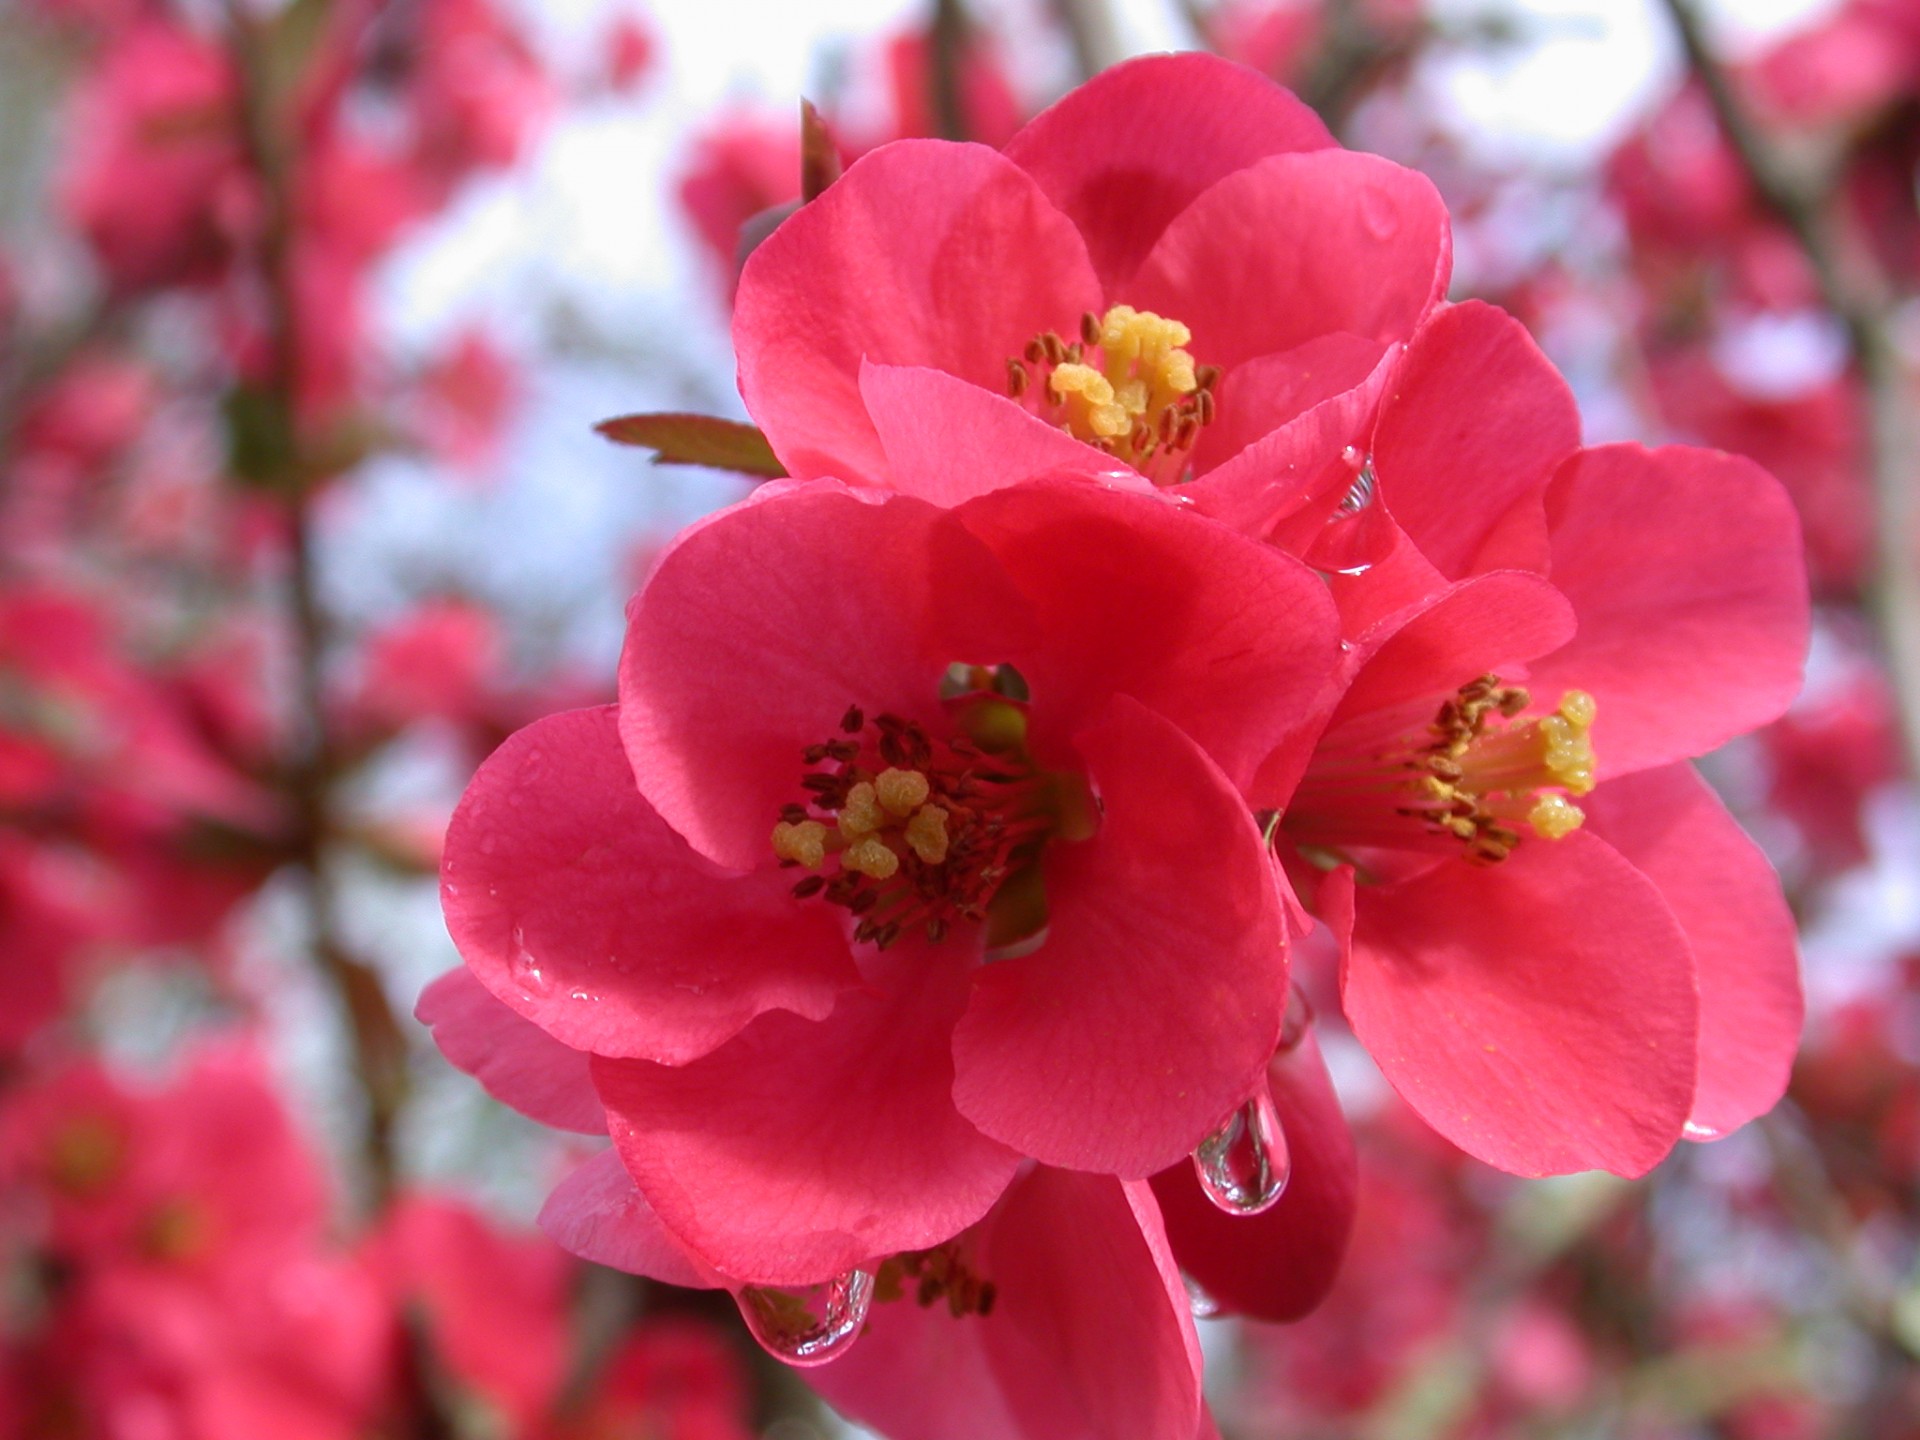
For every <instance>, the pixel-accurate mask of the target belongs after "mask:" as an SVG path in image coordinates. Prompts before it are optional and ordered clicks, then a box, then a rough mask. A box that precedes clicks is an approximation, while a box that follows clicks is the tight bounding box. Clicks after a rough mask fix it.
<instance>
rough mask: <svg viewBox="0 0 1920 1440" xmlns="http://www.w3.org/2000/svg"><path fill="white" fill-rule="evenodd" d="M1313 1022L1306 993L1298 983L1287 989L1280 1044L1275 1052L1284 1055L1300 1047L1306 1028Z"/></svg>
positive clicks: (1304, 1037)
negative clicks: (1285, 1010)
mask: <svg viewBox="0 0 1920 1440" xmlns="http://www.w3.org/2000/svg"><path fill="white" fill-rule="evenodd" d="M1312 1024H1313V1006H1312V1005H1311V1004H1309V1003H1308V1002H1307V995H1306V992H1305V991H1304V990H1302V989H1301V988H1300V987H1299V986H1298V985H1292V986H1289V987H1288V989H1287V1013H1286V1014H1285V1015H1284V1016H1283V1017H1281V1020H1280V1044H1279V1046H1278V1047H1277V1053H1278V1054H1281V1055H1286V1054H1288V1053H1290V1052H1292V1051H1294V1050H1298V1049H1299V1048H1300V1042H1301V1041H1302V1040H1304V1039H1306V1038H1307V1030H1308V1027H1310V1026H1311V1025H1312Z"/></svg>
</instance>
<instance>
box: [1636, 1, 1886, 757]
mask: <svg viewBox="0 0 1920 1440" xmlns="http://www.w3.org/2000/svg"><path fill="white" fill-rule="evenodd" d="M1664 3H1665V5H1666V8H1667V14H1668V16H1669V17H1670V18H1671V19H1672V21H1673V27H1674V31H1675V33H1676V34H1678V36H1679V38H1680V44H1681V47H1682V48H1683V49H1684V50H1685V52H1686V56H1687V64H1688V67H1689V68H1690V69H1691V70H1692V72H1693V75H1694V77H1695V78H1696V79H1697V80H1698V81H1699V82H1700V86H1701V88H1702V89H1703V90H1704V91H1705V92H1706V96H1707V101H1708V103H1709V104H1710V105H1712V107H1713V113H1714V116H1715V117H1716V118H1717V119H1718V121H1719V123H1720V129H1721V132H1722V133H1723V134H1724V135H1725V136H1726V139H1727V143H1728V144H1729V145H1730V146H1731V147H1732V148H1733V152H1734V154H1735V155H1736V156H1737V157H1738V158H1739V161H1740V165H1741V168H1742V169H1743V170H1744V171H1745V172H1746V175H1747V179H1748V181H1749V182H1750V183H1751V184H1752V186H1753V189H1754V193H1755V194H1756V195H1757V196H1759V198H1760V201H1761V203H1762V204H1763V205H1765V206H1766V208H1767V209H1768V210H1769V211H1770V212H1771V213H1772V214H1773V215H1774V217H1775V218H1777V219H1778V220H1779V221H1780V223H1781V224H1783V225H1784V226H1786V228H1787V230H1788V231H1789V232H1790V233H1791V234H1792V236H1793V238H1794V241H1795V243H1796V244H1797V245H1798V246H1799V248H1800V251H1801V253H1802V254H1803V255H1805V256H1806V260H1807V264H1808V267H1809V268H1810V269H1811V270H1812V272H1813V277H1814V281H1815V283H1816V284H1817V285H1818V286H1819V289H1820V297H1821V300H1822V302H1823V303H1824V304H1825V305H1826V307H1827V309H1828V310H1829V311H1830V312H1831V313H1832V314H1833V316H1834V318H1835V319H1837V320H1838V321H1839V322H1840V324H1841V326H1842V328H1843V329H1844V330H1845V331H1846V335H1847V342H1848V345H1849V347H1850V348H1851V350H1852V352H1853V358H1854V363H1855V364H1856V365H1857V366H1858V367H1859V371H1860V380H1861V384H1862V386H1863V388H1864V389H1865V391H1866V395H1867V416H1868V421H1867V444H1868V454H1869V457H1870V458H1869V472H1870V479H1871V484H1872V492H1873V501H1874V512H1875V522H1876V523H1875V527H1874V544H1875V554H1874V569H1873V575H1872V578H1871V580H1870V582H1869V585H1868V590H1867V597H1866V598H1867V607H1868V610H1869V612H1870V613H1871V615H1872V617H1873V620H1874V623H1875V625H1876V627H1877V628H1878V630H1879V633H1880V641H1881V645H1882V648H1883V649H1884V651H1885V658H1886V663H1887V672H1888V678H1889V680H1890V682H1891V684H1892V688H1893V693H1894V700H1895V705H1896V708H1897V711H1898V716H1899V722H1900V735H1901V741H1902V748H1903V751H1904V753H1905V757H1906V762H1907V772H1908V774H1909V775H1910V776H1914V777H1916V778H1920V566H1916V563H1915V558H1916V557H1915V553H1914V551H1915V542H1916V540H1917V539H1920V535H1916V530H1915V497H1914V479H1915V476H1914V469H1913V458H1912V457H1913V444H1914V430H1913V427H1912V423H1911V419H1910V417H1909V414H1908V408H1909V397H1908V391H1909V377H1908V375H1907V367H1906V364H1905V361H1904V359H1903V358H1902V356H1901V353H1900V347H1899V345H1898V343H1897V342H1896V341H1895V339H1894V335H1893V332H1892V330H1891V329H1890V327H1889V326H1888V324H1887V318H1886V317H1887V316H1888V314H1889V313H1890V311H1891V310H1892V308H1893V307H1892V304H1891V301H1892V299H1893V295H1892V286H1891V285H1890V284H1889V283H1888V281H1887V279H1886V277H1885V276H1884V275H1882V274H1880V273H1879V271H1878V267H1877V266H1876V265H1875V264H1874V263H1873V261H1872V259H1871V257H1870V256H1868V255H1866V254H1863V253H1854V254H1847V255H1844V256H1843V254H1842V251H1841V247H1840V244H1839V241H1838V237H1837V234H1836V227H1835V225H1834V222H1833V217H1832V212H1831V206H1830V205H1829V203H1828V200H1829V197H1830V196H1831V194H1832V192H1833V190H1834V188H1835V187H1834V186H1833V185H1832V184H1830V183H1822V184H1813V183H1809V179H1808V177H1806V176H1803V175H1800V174H1798V173H1796V172H1795V171H1793V170H1792V169H1790V168H1789V167H1788V166H1787V165H1786V164H1785V162H1784V161H1783V160H1782V159H1781V157H1780V154H1779V152H1778V151H1777V150H1776V149H1775V148H1774V147H1773V146H1772V145H1771V144H1770V143H1769V141H1768V139H1767V137H1766V135H1765V134H1764V133H1763V132H1762V131H1761V129H1760V127H1759V126H1758V125H1757V124H1756V123H1755V122H1754V119H1753V117H1752V115H1751V114H1750V113H1749V112H1748V110H1747V108H1746V106H1745V104H1744V103H1743V101H1742V100H1741V97H1740V95H1739V94H1738V93H1737V92H1736V91H1735V89H1734V86H1733V81H1732V78H1731V77H1730V76H1729V75H1728V73H1727V70H1726V67H1725V66H1724V65H1722V64H1721V63H1720V61H1719V59H1718V57H1717V56H1716V55H1715V54H1714V52H1713V48H1712V46H1711V45H1710V44H1709V43H1708V41H1707V38H1706V33H1705V31H1704V29H1703V28H1702V26H1701V23H1700V17H1699V14H1698V13H1697V12H1696V10H1695V9H1694V6H1693V4H1692V0H1664Z"/></svg>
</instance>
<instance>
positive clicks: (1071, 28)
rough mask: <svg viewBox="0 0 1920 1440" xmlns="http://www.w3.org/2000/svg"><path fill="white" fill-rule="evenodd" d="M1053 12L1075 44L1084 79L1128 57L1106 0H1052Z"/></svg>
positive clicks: (1069, 38) (1077, 60)
mask: <svg viewBox="0 0 1920 1440" xmlns="http://www.w3.org/2000/svg"><path fill="white" fill-rule="evenodd" d="M1053 14H1054V18H1055V19H1057V20H1058V21H1059V22H1060V24H1061V27H1062V28H1063V29H1065V30H1066V32H1067V39H1068V40H1069V41H1070V42H1071V43H1072V45H1073V58H1074V60H1075V62H1076V63H1077V64H1078V65H1079V67H1080V77H1081V79H1083V80H1091V79H1092V78H1093V77H1094V76H1095V75H1098V74H1099V73H1100V72H1101V71H1102V70H1104V69H1106V68H1107V67H1108V66H1109V65H1117V64H1119V63H1120V62H1121V61H1122V60H1124V59H1126V58H1127V52H1126V47H1125V46H1124V45H1122V44H1121V43H1120V31H1119V29H1118V28H1117V27H1116V26H1115V25H1114V23H1113V11H1112V10H1111V9H1109V8H1108V6H1107V0H1053Z"/></svg>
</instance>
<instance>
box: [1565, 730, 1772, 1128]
mask: <svg viewBox="0 0 1920 1440" xmlns="http://www.w3.org/2000/svg"><path fill="white" fill-rule="evenodd" d="M1580 805H1581V808H1582V809H1584V810H1585V811H1586V812H1587V817H1588V818H1587V829H1589V830H1591V831H1592V832H1593V833H1594V834H1596V835H1598V836H1599V837H1600V838H1601V839H1603V840H1605V841H1606V842H1607V843H1608V844H1609V845H1611V846H1612V847H1613V848H1614V849H1615V850H1617V851H1619V852H1620V853H1621V854H1622V855H1623V856H1625V857H1626V859H1627V860H1628V861H1629V862H1630V863H1631V864H1633V865H1634V866H1635V867H1637V868H1638V869H1639V871H1640V873H1641V874H1643V875H1645V876H1646V877H1647V878H1648V879H1649V880H1651V881H1652V882H1653V883H1654V884H1655V885H1656V886H1658V887H1659V889H1660V893H1661V895H1662V896H1664V897H1665V899H1666V902H1667V904H1668V905H1669V906H1670V907H1671V908H1672V910H1673V913H1674V915H1675V916H1676V917H1677V918H1678V919H1679V921H1680V926H1681V928H1682V929H1684V930H1685V931H1686V932H1687V941H1688V943H1689V944H1690V945H1692V946H1693V958H1694V964H1695V967H1696V972H1697V974H1698V977H1699V982H1700V1075H1699V1079H1698V1082H1697V1085H1696V1088H1695V1091H1694V1097H1693V1113H1692V1114H1691V1115H1690V1116H1689V1117H1688V1122H1689V1123H1688V1133H1689V1135H1690V1136H1692V1137H1693V1138H1698V1139H1709V1138H1712V1137H1713V1136H1715V1135H1724V1134H1726V1133H1727V1132H1728V1131H1730V1130H1736V1129H1738V1128H1739V1127H1740V1126H1742V1125H1744V1124H1746V1123H1747V1121H1749V1120H1751V1119H1753V1118H1755V1117H1756V1116H1758V1115H1763V1114H1765V1113H1766V1112H1767V1111H1768V1110H1770V1109H1772V1108H1773V1104H1774V1102H1775V1101H1777V1100H1778V1099H1779V1098H1780V1096H1781V1095H1782V1094H1783V1093H1785V1091H1786V1088H1787V1073H1788V1071H1789V1070H1790V1069H1791V1068H1792V1066H1793V1052H1794V1050H1795V1049H1796V1048H1797V1047H1798V1045H1799V1043H1800V1022H1801V1018H1802V1003H1801V998H1800V967H1799V963H1798V955H1797V953H1796V947H1795V944H1794V925H1793V915H1792V912H1791V911H1789V910H1788V909H1787V902H1786V900H1785V898H1784V897H1783V896H1782V895H1781V893H1780V882H1779V880H1778V879H1777V878H1776V877H1775V875H1774V873H1773V867H1772V866H1771V865H1769V864H1768V863H1767V857H1766V856H1765V855H1764V854H1762V853H1761V851H1760V847H1759V846H1757V845H1755V844H1754V843H1753V841H1751V840H1750V839H1748V838H1747V836H1746V835H1745V834H1744V833H1743V832H1742V831H1741V829H1740V827H1739V825H1737V824H1736V823H1735V822H1734V819H1733V817H1732V816H1731V815H1729V814H1727V811H1726V807H1725V806H1723V805H1722V804H1721V803H1720V800H1719V797H1717V796H1716V795H1715V794H1714V793H1713V791H1712V790H1711V789H1710V788H1709V787H1708V786H1707V785H1706V783H1705V782H1704V781H1702V780H1701V779H1700V777H1699V776H1698V775H1697V774H1695V773H1694V770H1693V767H1692V766H1691V765H1667V766H1662V767H1661V768H1660V769H1657V770H1644V771H1641V772H1640V773H1639V774H1637V775H1629V776H1626V777H1624V778H1622V779H1619V780H1611V781H1608V782H1607V783H1606V784H1605V785H1602V786H1601V787H1600V788H1599V789H1598V790H1596V791H1594V792H1593V794H1592V795H1591V796H1589V797H1587V798H1585V799H1583V800H1582V801H1581V802H1580ZM1696 1132H1705V1133H1696Z"/></svg>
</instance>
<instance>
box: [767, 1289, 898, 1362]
mask: <svg viewBox="0 0 1920 1440" xmlns="http://www.w3.org/2000/svg"><path fill="white" fill-rule="evenodd" d="M734 1299H735V1301H736V1302H737V1303H738V1304H739V1306H740V1314H741V1317H742V1318H743V1319H745V1320H746V1322H747V1329H749V1330H750V1331H752V1332H753V1338H754V1339H755V1340H758V1341H759V1342H760V1344H761V1346H762V1348H764V1349H765V1350H766V1352H767V1353H768V1354H769V1355H771V1356H773V1358H774V1359H776V1360H781V1361H784V1362H785V1363H787V1364H788V1365H797V1366H802V1367H805V1366H811V1365H824V1364H826V1363H827V1362H828V1361H829V1360H835V1359H838V1358H839V1357H840V1356H841V1355H844V1354H845V1353H846V1352H847V1350H848V1349H849V1347H851V1346H852V1344H853V1342H854V1341H855V1340H858V1339H859V1338H860V1330H861V1327H862V1326H864V1325H865V1324H866V1323H867V1310H868V1308H869V1307H870V1306H871V1305H872V1304H873V1273H872V1272H871V1271H868V1270H849V1271H848V1272H847V1273H846V1274H844V1275H836V1276H835V1277H834V1278H833V1279H831V1280H828V1281H826V1282H825V1283H824V1284H820V1285H806V1286H801V1287H799V1288H797V1289H791V1290H789V1289H776V1288H774V1287H772V1286H769V1285H748V1286H745V1287H744V1288H742V1289H741V1291H740V1292H739V1294H737V1295H736V1296H735V1297H734Z"/></svg>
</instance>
